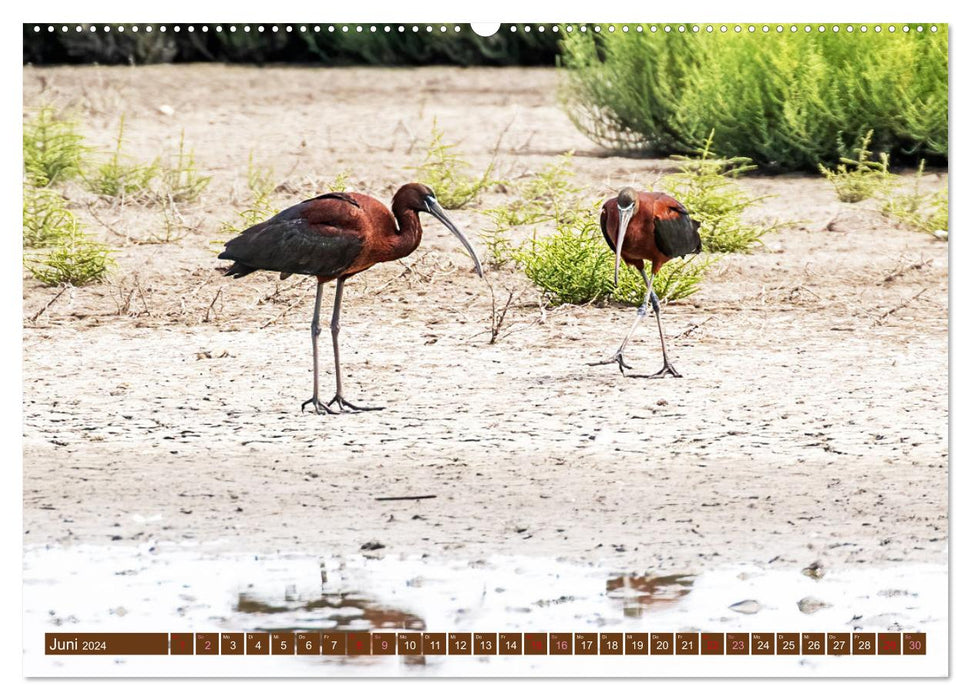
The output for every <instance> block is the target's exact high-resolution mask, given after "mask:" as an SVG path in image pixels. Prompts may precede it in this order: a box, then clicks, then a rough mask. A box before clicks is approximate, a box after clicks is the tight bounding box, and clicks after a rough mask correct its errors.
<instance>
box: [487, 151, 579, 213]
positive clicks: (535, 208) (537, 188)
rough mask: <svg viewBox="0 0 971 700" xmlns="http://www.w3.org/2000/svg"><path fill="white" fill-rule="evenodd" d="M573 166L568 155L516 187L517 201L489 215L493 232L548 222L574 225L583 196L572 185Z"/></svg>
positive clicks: (493, 210) (569, 154)
mask: <svg viewBox="0 0 971 700" xmlns="http://www.w3.org/2000/svg"><path fill="white" fill-rule="evenodd" d="M572 163H573V154H572V153H567V154H565V155H563V156H560V158H558V159H557V160H555V161H553V162H552V163H550V164H549V165H547V166H546V167H545V168H543V169H542V170H540V171H539V172H538V173H536V174H535V175H533V176H532V177H530V178H528V179H526V180H525V181H524V182H521V183H516V184H514V185H513V189H514V191H515V194H516V198H515V199H513V200H512V201H511V202H509V203H508V204H505V205H503V206H501V207H496V208H494V209H488V210H486V212H485V213H486V215H487V216H489V217H490V218H491V219H492V230H493V231H496V232H502V231H507V230H509V229H510V228H513V227H514V226H525V225H532V224H538V223H542V222H544V221H555V222H557V223H566V222H568V221H571V220H572V219H573V218H574V217H575V216H576V213H577V205H578V202H577V199H578V195H579V193H580V188H579V187H577V186H576V185H574V184H573V182H572V178H573V175H574V170H573V168H572Z"/></svg>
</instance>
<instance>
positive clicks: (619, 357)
mask: <svg viewBox="0 0 971 700" xmlns="http://www.w3.org/2000/svg"><path fill="white" fill-rule="evenodd" d="M615 362H616V363H617V366H618V367H620V373H621V374H624V370H625V369H633V367H631V366H630V365H629V364H627V362H626V361H625V360H624V353H622V352H617V353H614V355H613V357H609V358H607V359H606V360H600V361H599V362H588V363H587V366H588V367H598V366H600V365H612V364H614V363H615Z"/></svg>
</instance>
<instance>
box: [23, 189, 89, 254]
mask: <svg viewBox="0 0 971 700" xmlns="http://www.w3.org/2000/svg"><path fill="white" fill-rule="evenodd" d="M77 229H78V221H77V219H76V218H74V214H72V213H71V212H70V211H69V210H68V208H67V202H65V201H64V197H62V196H61V195H60V193H58V192H56V191H55V190H52V189H48V188H46V187H33V186H31V185H30V184H25V185H24V248H41V247H44V246H46V245H50V244H51V243H53V242H54V241H57V240H58V239H60V238H64V237H66V236H70V235H72V234H74V233H75V232H76V231H77Z"/></svg>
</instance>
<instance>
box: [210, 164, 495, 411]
mask: <svg viewBox="0 0 971 700" xmlns="http://www.w3.org/2000/svg"><path fill="white" fill-rule="evenodd" d="M419 212H427V213H429V214H431V215H432V216H434V217H435V218H437V219H438V220H439V221H441V222H442V223H443V224H445V226H446V228H448V229H449V230H450V231H451V232H452V233H453V234H455V236H456V238H458V239H459V241H460V242H461V243H462V245H463V246H464V247H465V249H466V250H467V251H468V252H469V255H471V256H472V260H473V261H474V262H475V270H476V272H477V273H478V274H479V276H480V277H481V276H482V265H481V264H479V259H478V258H477V257H476V255H475V251H474V250H473V249H472V246H471V244H469V242H468V240H466V238H465V236H464V235H462V232H461V231H459V230H458V228H457V227H456V226H455V224H453V223H452V221H451V220H450V219H449V218H448V215H447V214H446V213H445V211H444V210H443V209H442V207H441V206H440V205H439V203H438V201H437V200H436V199H435V193H434V192H432V190H431V188H429V187H427V186H425V185H421V184H418V183H415V182H412V183H409V184H407V185H404V186H402V187H401V188H400V189H399V190H398V191H397V192H396V193H395V195H394V198H393V199H392V202H391V210H390V211H389V210H388V208H387V207H386V206H384V205H383V204H381V202H379V201H378V200H376V199H374V198H373V197H369V196H368V195H366V194H361V193H359V192H330V193H328V194H322V195H320V196H319V197H314V198H313V199H308V200H306V201H303V202H300V203H299V204H295V205H294V206H292V207H289V208H288V209H284V210H283V211H281V212H280V213H279V214H277V215H276V216H274V217H273V218H271V219H268V220H267V221H264V222H262V223H259V224H256V225H255V226H251V227H250V228H248V229H246V230H245V231H243V232H242V233H240V234H239V235H238V236H236V237H235V238H233V239H232V240H231V241H229V242H228V243H226V249H225V250H224V251H223V252H222V253H220V254H219V257H220V258H221V259H223V260H232V261H233V264H232V265H231V266H230V267H229V268H228V269H227V270H225V274H226V275H230V276H232V277H235V278H239V277H245V276H246V275H248V274H251V273H253V272H256V271H257V270H272V271H274V272H279V273H280V277H281V278H285V277H288V276H290V275H297V274H299V275H311V276H313V277H316V278H317V297H316V301H315V302H314V316H313V321H312V322H311V324H310V328H311V337H312V344H313V357H314V393H313V397H312V398H311V399H310V400H309V401H305V402H304V404H303V407H306V406H307V405H308V404H312V405H313V407H314V410H315V411H317V412H318V413H333V412H334V410H370V409H365V408H362V407H359V406H355V405H354V404H352V403H350V402H349V401H347V400H346V399H344V397H343V395H342V393H341V391H342V388H341V387H342V385H341V368H340V352H339V349H338V343H337V335H338V332H339V331H340V309H341V298H342V293H343V289H344V282H345V281H346V280H347V278H348V277H351V276H353V275H356V274H357V273H359V272H363V271H364V270H367V269H368V268H370V267H373V266H374V265H376V264H378V263H381V262H388V261H390V260H398V259H399V258H403V257H406V256H408V255H411V253H413V252H414V250H415V248H417V247H418V244H419V243H421V221H420V220H419V219H418V214H419ZM333 280H336V281H337V284H336V290H335V293H334V312H333V315H332V317H331V325H330V329H331V336H332V338H333V344H334V374H335V379H336V383H337V393H336V394H335V395H334V398H333V399H331V400H330V401H329V402H327V403H324V402H322V401H321V400H320V396H319V392H318V367H317V336H318V335H319V334H320V303H321V296H322V291H323V286H324V284H325V283H327V282H330V281H333ZM331 406H336V409H331Z"/></svg>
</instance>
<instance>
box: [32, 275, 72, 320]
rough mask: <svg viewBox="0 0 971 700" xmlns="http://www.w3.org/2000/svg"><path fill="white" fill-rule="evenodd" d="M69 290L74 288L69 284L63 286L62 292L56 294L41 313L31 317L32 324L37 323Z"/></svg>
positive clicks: (41, 309) (42, 308)
mask: <svg viewBox="0 0 971 700" xmlns="http://www.w3.org/2000/svg"><path fill="white" fill-rule="evenodd" d="M68 289H73V287H72V286H71V285H69V284H65V285H63V286H62V287H61V290H60V291H59V292H58V293H57V294H55V295H54V297H53V298H52V299H51V300H50V301H49V302H47V303H46V304H44V305H43V306H42V307H41V308H40V311H38V312H37V313H36V314H34V315H33V316H31V317H30V322H31V323H37V319H39V318H40V317H41V314H43V313H44V312H45V311H47V310H48V309H49V308H51V307H52V306H53V305H54V302H55V301H57V300H58V299H60V298H61V295H62V294H64V292H66V291H67V290H68Z"/></svg>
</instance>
